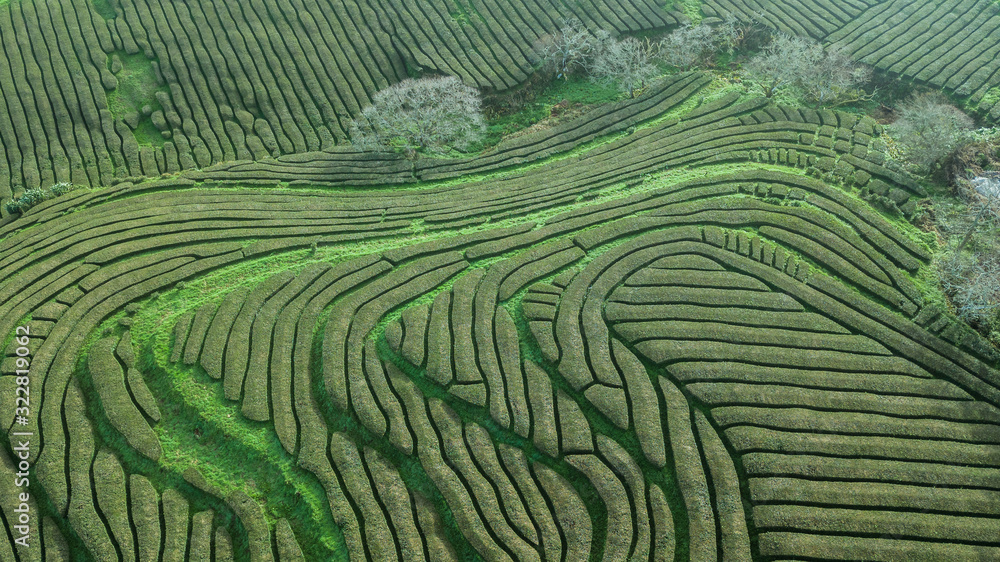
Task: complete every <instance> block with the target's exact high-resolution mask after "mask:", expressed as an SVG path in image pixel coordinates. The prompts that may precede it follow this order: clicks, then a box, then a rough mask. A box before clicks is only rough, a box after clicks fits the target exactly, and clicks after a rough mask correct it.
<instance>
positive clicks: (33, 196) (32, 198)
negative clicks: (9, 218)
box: [4, 182, 74, 214]
mask: <svg viewBox="0 0 1000 562" xmlns="http://www.w3.org/2000/svg"><path fill="white" fill-rule="evenodd" d="M73 189H74V186H73V185H72V184H70V183H67V182H59V183H56V184H53V185H52V186H51V187H49V188H48V189H40V188H33V189H26V190H24V193H22V194H21V195H20V197H17V198H16V199H12V200H10V201H7V202H6V203H5V204H4V210H6V211H7V213H8V214H17V213H24V212H25V211H27V210H28V209H30V208H32V207H34V206H35V205H38V204H39V203H41V202H42V201H45V200H46V199H51V198H53V197H58V196H60V195H62V194H64V193H69V192H70V191H72V190H73Z"/></svg>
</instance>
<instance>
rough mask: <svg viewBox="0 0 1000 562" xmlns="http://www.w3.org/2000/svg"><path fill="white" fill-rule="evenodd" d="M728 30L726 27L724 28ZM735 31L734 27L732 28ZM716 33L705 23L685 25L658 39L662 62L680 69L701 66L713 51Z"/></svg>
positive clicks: (715, 43)
mask: <svg viewBox="0 0 1000 562" xmlns="http://www.w3.org/2000/svg"><path fill="white" fill-rule="evenodd" d="M726 29H727V30H728V28H726ZM733 31H734V32H735V28H733ZM716 46H717V35H716V34H715V32H714V31H713V30H712V28H711V27H709V26H708V25H705V24H703V23H702V24H698V25H694V26H693V25H690V24H688V25H685V26H683V27H680V28H677V29H675V30H674V31H673V32H671V33H670V35H667V36H666V37H664V38H663V39H662V40H660V45H659V56H660V59H661V60H663V62H665V63H667V64H669V65H670V66H676V67H677V68H680V69H681V70H689V69H691V68H693V67H695V66H701V65H703V64H705V63H706V61H707V60H708V59H709V58H710V57H711V56H712V54H713V53H714V52H715V50H716Z"/></svg>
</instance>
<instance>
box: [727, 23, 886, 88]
mask: <svg viewBox="0 0 1000 562" xmlns="http://www.w3.org/2000/svg"><path fill="white" fill-rule="evenodd" d="M744 75H745V76H746V77H747V78H748V79H749V80H750V81H752V82H754V83H755V84H757V85H758V87H760V88H761V91H762V92H763V93H764V95H765V96H766V97H768V98H770V97H772V96H774V94H775V93H777V92H778V90H780V89H781V88H783V87H795V88H798V89H799V90H800V91H801V92H802V94H803V95H804V96H805V98H806V100H807V101H811V102H814V103H817V104H820V105H838V104H841V103H845V102H851V101H859V100H861V99H868V98H869V97H870V95H869V94H867V93H866V92H865V91H864V90H862V89H861V86H862V85H863V84H865V83H866V82H868V81H869V80H870V79H871V76H872V74H871V69H870V68H868V67H867V66H864V65H860V64H857V63H855V62H854V61H852V60H851V58H850V57H848V56H847V55H846V54H844V53H843V52H842V51H839V50H837V49H824V48H823V46H822V45H820V44H819V43H817V42H816V41H813V40H811V39H804V38H802V37H794V36H791V35H786V34H783V33H779V34H777V35H776V36H775V37H774V38H773V39H772V40H771V42H770V43H768V44H767V46H766V47H764V49H763V50H762V51H761V52H760V53H759V54H758V55H757V56H755V57H753V58H752V59H750V60H749V61H748V62H747V64H746V66H745V67H744Z"/></svg>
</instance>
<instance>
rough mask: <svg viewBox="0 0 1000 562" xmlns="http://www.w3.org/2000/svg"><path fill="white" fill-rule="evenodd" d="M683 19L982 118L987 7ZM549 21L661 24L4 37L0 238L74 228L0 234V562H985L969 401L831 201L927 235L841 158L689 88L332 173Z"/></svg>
mask: <svg viewBox="0 0 1000 562" xmlns="http://www.w3.org/2000/svg"><path fill="white" fill-rule="evenodd" d="M0 1H2V0H0ZM700 9H701V10H702V12H703V14H704V15H705V16H707V18H723V17H725V16H726V15H729V14H734V15H747V14H751V13H752V14H759V15H756V16H755V17H759V18H763V19H765V20H766V21H768V22H771V23H772V24H773V25H774V26H776V27H778V28H781V29H785V30H786V31H789V32H794V33H797V34H801V35H808V36H811V37H813V38H816V39H820V40H822V41H824V42H826V43H830V44H836V45H840V46H843V47H844V49H845V50H846V51H847V52H849V53H850V54H851V55H852V56H853V57H855V58H856V59H857V60H860V61H863V62H866V63H868V64H871V65H873V66H875V67H876V68H877V69H880V70H883V71H886V72H889V73H892V74H893V75H898V76H900V77H902V78H904V79H913V80H916V81H918V82H919V83H922V84H925V85H930V86H933V87H937V88H943V89H944V91H945V92H946V93H949V94H951V95H954V96H958V97H959V98H960V99H962V100H963V101H964V102H965V104H966V108H967V109H969V110H970V111H972V112H974V113H977V114H978V115H979V116H980V117H981V118H985V119H988V120H992V122H995V121H996V120H997V118H998V117H1000V57H998V56H997V52H998V51H1000V6H998V4H997V3H996V2H991V1H987V0H966V1H944V2H930V1H927V0H906V1H904V0H896V1H887V2H875V1H870V0H850V1H846V2H832V1H829V0H827V1H821V0H795V1H791V2H768V3H760V4H758V3H754V2H735V1H734V2H730V1H729V0H706V2H704V4H702V5H701V7H700ZM572 16H575V17H577V18H579V19H581V20H582V21H583V22H584V23H585V24H586V25H588V26H590V27H592V28H594V29H596V28H603V29H607V30H610V31H612V32H613V33H615V34H626V33H643V32H647V31H651V30H660V31H663V30H664V29H669V28H672V27H676V26H677V25H679V24H681V23H684V22H686V21H688V16H687V15H685V12H684V10H683V9H682V7H681V6H680V5H678V6H677V7H674V8H664V7H663V6H662V5H661V3H660V2H658V1H653V0H581V1H579V2H562V1H561V0H537V1H525V2H522V1H520V0H448V1H445V0H419V1H418V0H393V1H389V0H359V1H358V2H354V1H351V0H333V1H332V2H327V1H326V0H316V1H313V0H273V1H266V0H221V1H209V0H188V1H186V2H181V1H167V0H149V1H145V0H121V1H120V2H119V1H117V0H93V1H88V0H50V1H42V0H9V2H7V3H6V4H4V5H2V6H0V100H2V102H3V103H0V200H8V199H10V198H11V197H17V196H19V195H20V194H21V193H22V192H23V191H24V190H25V189H30V188H36V187H47V186H50V185H52V184H53V183H56V182H72V183H74V184H78V185H81V186H88V187H87V188H81V189H77V190H74V191H71V192H70V193H68V194H65V195H63V196H60V197H56V198H53V199H50V200H48V201H46V202H44V203H42V204H40V205H38V206H36V207H33V208H31V209H30V210H28V211H27V212H25V213H24V214H23V215H14V216H9V215H7V213H6V212H4V216H3V220H2V222H0V339H2V344H3V347H4V349H3V352H4V357H3V362H2V365H0V375H2V376H0V397H2V402H0V416H2V419H3V421H4V428H5V430H7V431H5V432H3V434H2V435H0V445H2V446H0V519H2V520H3V523H4V524H3V525H2V527H3V528H4V529H5V531H4V532H5V535H4V537H3V538H0V560H4V561H7V560H11V561H35V560H45V561H50V560H51V561H55V560H93V561H98V562H101V561H113V560H143V561H146V560H197V561H214V562H223V561H229V560H236V561H253V562H257V561H275V562H278V561H282V562H284V561H295V560H306V561H314V560H347V559H350V560H365V559H370V560H396V559H399V560H432V561H438V560H462V561H465V560H518V561H520V560H562V561H567V562H574V561H582V560H608V561H623V560H678V561H681V560H692V561H696V562H701V561H709V560H726V561H729V560H733V561H742V560H747V561H749V560H768V561H770V560H860V559H864V560H997V559H1000V371H998V370H997V369H998V365H1000V363H998V360H997V354H996V351H995V350H994V349H993V348H992V347H991V346H990V344H989V343H988V342H987V341H986V340H984V339H982V338H981V337H980V336H978V335H977V334H975V333H974V332H972V330H970V329H969V328H968V327H967V326H965V325H964V324H963V323H961V322H959V321H957V320H956V319H955V318H954V317H953V316H951V315H950V314H948V313H947V312H946V311H945V310H943V309H942V308H940V307H938V306H929V305H928V306H925V303H924V298H923V296H922V289H921V285H922V284H923V283H925V282H926V279H927V275H928V273H927V269H928V268H929V267H930V265H929V264H930V260H931V257H932V255H933V252H934V250H935V246H934V240H933V237H932V236H931V237H929V236H928V235H926V233H922V232H920V231H919V230H918V229H916V228H915V227H914V226H912V225H911V224H910V223H909V222H907V221H906V220H905V218H898V217H897V218H893V217H888V216H887V215H885V214H882V213H880V212H878V211H876V210H875V209H873V208H872V207H871V206H870V205H869V204H868V203H867V202H866V201H865V200H863V199H862V198H861V197H859V193H861V192H862V191H864V193H874V194H877V195H879V196H880V197H883V198H885V199H886V200H891V201H892V202H893V203H894V204H895V205H896V206H897V207H898V208H899V209H900V210H901V211H902V213H903V214H904V215H912V214H913V213H914V212H915V211H916V209H917V205H918V201H919V200H921V199H922V198H923V197H925V196H926V192H925V188H924V187H923V186H922V185H921V183H920V182H919V181H917V180H916V179H915V178H913V177H911V176H910V175H907V174H905V173H902V172H899V171H894V169H891V168H890V167H889V166H886V165H885V156H884V149H885V145H884V143H883V141H882V140H881V138H880V135H881V132H882V126H881V125H879V124H878V123H876V122H875V121H874V120H873V119H871V118H869V117H865V116H859V115H857V114H854V113H847V112H841V111H833V110H827V109H819V110H814V109H807V108H801V107H786V106H782V105H777V104H773V103H770V102H768V100H766V99H764V98H759V97H756V96H755V95H754V94H753V93H752V92H749V93H748V92H745V91H743V90H742V89H741V88H732V87H724V86H720V85H719V83H718V82H717V81H713V79H712V77H711V76H709V75H708V74H707V73H703V72H687V73H679V74H674V75H671V76H668V77H666V78H664V79H662V80H660V81H659V82H657V83H656V84H654V85H653V86H651V87H650V88H648V89H647V90H646V91H644V92H643V93H642V95H640V96H637V97H636V98H635V99H627V100H623V101H619V102H617V103H612V104H606V105H602V106H599V107H596V108H593V109H591V110H589V111H587V112H585V113H583V114H582V115H579V116H576V117H573V118H570V119H564V120H562V121H559V122H558V124H556V125H555V126H552V127H548V128H539V129H537V130H531V131H529V132H527V133H524V134H520V135H517V136H513V137H510V138H508V139H505V140H504V141H503V142H501V143H500V145H498V146H497V147H495V148H493V149H490V150H487V151H485V152H483V153H482V154H480V155H477V156H472V157H466V158H429V157H421V158H418V159H416V160H410V159H407V158H405V157H403V156H402V155H397V154H394V153H360V152H357V151H356V150H354V149H352V148H351V147H350V146H349V145H348V144H347V130H348V124H349V123H350V121H351V119H352V117H354V116H355V115H356V114H357V113H358V112H359V111H360V108H362V107H364V106H366V105H368V104H369V101H370V98H371V96H372V94H373V93H374V92H375V91H377V90H379V89H381V88H383V87H385V86H387V85H390V84H393V83H396V82H398V81H400V80H402V79H403V78H406V77H407V76H408V75H410V74H411V73H416V72H421V71H423V72H437V73H444V74H450V75H455V76H459V77H460V78H462V79H463V81H465V82H466V83H468V84H470V85H475V86H477V87H480V88H484V89H486V90H488V91H504V90H507V89H510V88H513V87H516V86H518V85H519V84H521V83H523V82H524V81H525V80H527V79H528V76H529V75H530V74H531V73H532V72H533V68H532V65H531V63H530V61H529V58H530V51H531V45H532V44H533V43H534V42H535V41H536V40H537V39H538V37H540V36H542V35H544V34H546V33H550V32H552V31H553V30H554V29H555V28H556V27H557V26H558V25H559V22H560V21H561V20H562V19H563V18H566V17H572ZM18 326H29V327H30V337H29V338H28V339H29V341H28V343H27V344H26V345H25V344H22V343H20V342H19V340H18V339H17V338H16V336H17V335H19V334H18V332H17V327H18ZM18 348H28V350H29V351H30V355H29V358H30V375H29V378H30V405H29V406H26V407H27V408H28V415H27V416H23V417H25V420H24V421H25V423H23V424H21V423H15V420H16V417H15V409H14V408H15V404H14V397H15V395H16V394H17V391H16V388H18V387H23V386H25V385H23V384H20V383H18V382H16V381H17V377H16V376H14V373H15V371H16V370H17V369H18V368H20V367H19V366H18V363H17V360H18V355H23V354H21V353H19V352H18V351H17V350H18ZM18 405H21V404H18ZM18 416H20V414H18ZM24 431H30V432H32V435H31V436H30V439H29V441H30V447H28V448H29V450H30V457H29V459H28V461H29V462H30V466H31V469H30V477H29V480H30V485H29V486H27V487H20V486H19V485H18V484H15V482H16V478H15V474H16V473H17V471H18V468H17V466H18V462H19V461H20V460H21V459H20V458H19V457H18V456H17V450H16V449H15V448H16V447H17V446H18V443H19V442H20V440H21V439H23V437H18V436H14V435H13V433H14V432H24ZM25 491H27V492H30V501H29V502H27V503H28V508H29V510H30V514H31V522H30V527H31V529H30V531H31V532H30V541H29V542H28V546H20V545H18V544H16V543H15V541H16V539H17V538H18V537H19V536H21V535H20V533H19V532H18V531H17V530H15V525H17V522H18V518H19V512H16V511H15V509H16V508H18V506H19V502H17V501H15V498H16V497H17V494H18V493H23V492H25Z"/></svg>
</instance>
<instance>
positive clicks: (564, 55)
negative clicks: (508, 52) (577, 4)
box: [533, 18, 597, 80]
mask: <svg viewBox="0 0 1000 562" xmlns="http://www.w3.org/2000/svg"><path fill="white" fill-rule="evenodd" d="M596 46H597V38H596V37H595V36H594V34H593V33H591V32H590V30H588V29H587V28H586V27H585V26H584V25H583V23H582V22H581V21H580V20H578V19H575V18H573V19H568V20H563V21H562V23H561V25H560V27H559V29H558V30H556V31H555V33H551V34H549V35H544V36H542V37H540V38H539V39H538V41H536V42H535V45H534V56H533V57H534V59H535V62H536V63H538V64H541V65H542V66H543V67H549V68H550V71H551V72H554V73H555V76H556V78H562V79H563V80H569V76H570V74H572V73H573V72H574V71H577V70H585V69H586V67H587V63H588V62H590V60H591V57H592V55H593V52H594V48H595V47H596Z"/></svg>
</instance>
